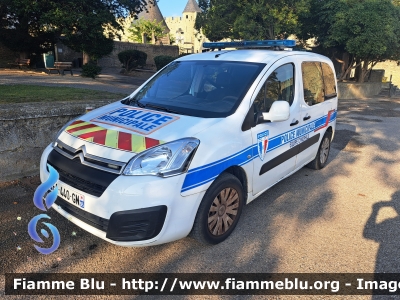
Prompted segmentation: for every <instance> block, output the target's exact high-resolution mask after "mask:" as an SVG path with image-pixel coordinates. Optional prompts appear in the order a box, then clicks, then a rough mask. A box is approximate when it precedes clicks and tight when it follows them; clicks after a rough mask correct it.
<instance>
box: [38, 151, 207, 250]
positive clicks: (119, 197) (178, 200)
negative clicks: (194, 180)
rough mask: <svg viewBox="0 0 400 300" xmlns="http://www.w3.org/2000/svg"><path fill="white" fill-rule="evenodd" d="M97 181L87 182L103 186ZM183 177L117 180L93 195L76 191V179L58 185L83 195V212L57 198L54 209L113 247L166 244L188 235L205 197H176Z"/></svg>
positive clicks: (42, 170)
mask: <svg viewBox="0 0 400 300" xmlns="http://www.w3.org/2000/svg"><path fill="white" fill-rule="evenodd" d="M52 151H53V147H52V146H51V145H49V146H48V147H47V148H46V149H45V151H44V152H43V154H42V158H41V162H40V178H41V180H42V182H44V181H46V180H47V178H48V175H49V173H48V171H47V163H48V158H49V155H50V153H51V152H52ZM56 167H57V166H56ZM60 171H61V172H62V171H65V170H60ZM92 176H93V174H92ZM96 176H97V178H93V177H92V178H91V179H90V181H95V183H96V184H97V183H101V182H102V181H104V178H99V174H96ZM79 177H80V178H81V177H84V176H79ZM60 178H63V179H64V181H67V180H66V179H65V174H64V177H62V176H61V173H60ZM184 178H185V174H183V175H179V176H173V177H169V178H160V177H156V176H124V175H119V176H115V179H113V180H110V182H108V185H107V186H106V187H105V189H104V191H102V193H101V194H97V195H93V194H94V193H93V191H90V193H91V194H89V193H87V192H86V191H85V190H84V188H82V189H81V188H77V187H78V186H76V185H75V184H76V180H75V179H74V180H75V181H74V180H73V181H71V182H68V183H70V184H73V185H75V186H76V187H74V186H71V185H69V184H67V183H66V182H63V181H62V180H60V181H59V185H60V186H63V187H66V188H67V189H69V190H71V191H77V193H79V194H83V195H84V198H85V205H84V209H82V208H81V207H79V206H77V205H75V204H74V203H72V202H68V201H67V200H64V199H62V198H60V197H58V199H57V201H56V203H54V204H53V208H54V209H55V210H56V211H57V212H59V213H60V214H61V215H63V216H64V217H66V218H67V219H68V220H70V221H71V222H73V223H75V224H76V225H78V226H79V227H81V228H83V229H85V230H86V231H88V232H90V233H92V234H94V235H96V236H98V237H100V238H102V239H104V240H106V241H108V242H110V243H113V244H116V245H120V246H128V247H133V246H144V245H156V244H162V243H167V242H170V241H174V240H177V239H180V238H183V237H185V236H187V235H188V234H189V232H190V230H191V228H192V226H193V222H194V218H195V216H196V213H197V209H198V207H199V205H200V202H201V200H202V198H203V196H204V192H201V193H197V194H193V195H190V196H185V197H183V196H181V194H180V191H181V188H182V184H183V181H184ZM86 179H89V178H87V177H86V178H85V180H84V181H85V182H84V183H85V184H87V182H86ZM82 186H83V185H82Z"/></svg>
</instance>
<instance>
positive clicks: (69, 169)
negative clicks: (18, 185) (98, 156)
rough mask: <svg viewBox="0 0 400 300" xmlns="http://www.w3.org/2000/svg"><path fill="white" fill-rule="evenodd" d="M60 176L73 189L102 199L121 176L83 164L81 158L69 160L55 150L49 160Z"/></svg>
mask: <svg viewBox="0 0 400 300" xmlns="http://www.w3.org/2000/svg"><path fill="white" fill-rule="evenodd" d="M47 163H48V164H49V165H51V166H52V167H53V168H54V169H55V170H56V171H57V172H58V173H59V175H60V180H61V181H62V182H64V183H66V184H68V185H70V186H72V187H73V188H76V189H78V190H80V191H82V192H85V193H88V194H90V195H93V196H96V197H100V196H101V195H102V194H103V193H104V191H105V190H106V189H107V187H108V186H109V185H110V184H111V182H113V181H114V180H115V179H116V178H117V177H118V176H119V175H118V174H112V173H109V172H106V171H102V170H99V169H95V168H91V167H89V166H86V165H83V164H81V161H80V159H79V158H75V159H69V158H67V157H65V156H64V155H62V154H60V153H59V152H57V151H55V150H53V151H51V152H50V154H49V157H48V158H47Z"/></svg>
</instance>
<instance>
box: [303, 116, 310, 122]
mask: <svg viewBox="0 0 400 300" xmlns="http://www.w3.org/2000/svg"><path fill="white" fill-rule="evenodd" d="M310 119H311V116H307V117H304V118H303V121H307V120H310Z"/></svg>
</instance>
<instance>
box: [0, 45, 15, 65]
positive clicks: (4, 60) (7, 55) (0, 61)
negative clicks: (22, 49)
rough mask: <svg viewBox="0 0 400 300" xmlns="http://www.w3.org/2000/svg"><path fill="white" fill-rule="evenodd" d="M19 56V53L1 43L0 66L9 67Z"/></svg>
mask: <svg viewBox="0 0 400 300" xmlns="http://www.w3.org/2000/svg"><path fill="white" fill-rule="evenodd" d="M17 57H19V55H18V53H15V52H13V51H11V50H10V49H8V48H6V47H5V46H4V45H3V44H1V43H0V68H5V67H9V65H8V63H12V62H14V61H15V58H17Z"/></svg>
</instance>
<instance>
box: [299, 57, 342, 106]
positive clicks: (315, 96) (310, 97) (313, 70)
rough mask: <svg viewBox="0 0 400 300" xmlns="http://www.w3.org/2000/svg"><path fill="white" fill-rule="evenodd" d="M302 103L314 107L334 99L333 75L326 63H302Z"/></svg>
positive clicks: (335, 93)
mask: <svg viewBox="0 0 400 300" xmlns="http://www.w3.org/2000/svg"><path fill="white" fill-rule="evenodd" d="M301 69H302V73H303V88H304V101H305V102H306V103H307V104H308V105H310V106H311V105H315V104H318V103H321V102H324V101H325V100H328V99H330V98H333V97H336V95H337V92H336V83H335V75H334V73H333V71H332V69H331V67H330V66H329V65H328V64H327V63H320V62H303V63H302V65H301Z"/></svg>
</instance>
